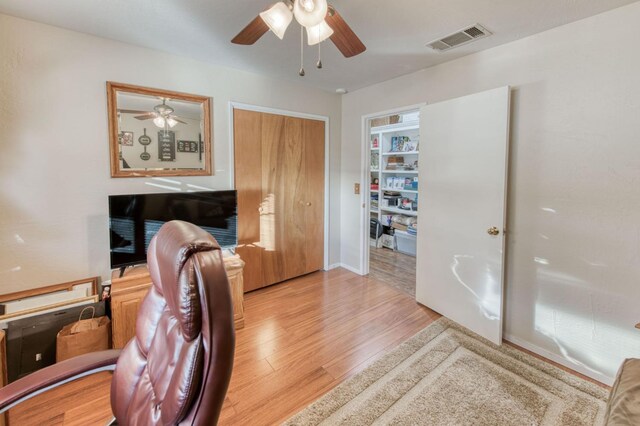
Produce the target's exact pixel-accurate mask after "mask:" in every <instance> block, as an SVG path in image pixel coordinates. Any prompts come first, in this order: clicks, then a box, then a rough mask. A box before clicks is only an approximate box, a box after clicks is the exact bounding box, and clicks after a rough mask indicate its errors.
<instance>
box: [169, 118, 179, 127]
mask: <svg viewBox="0 0 640 426" xmlns="http://www.w3.org/2000/svg"><path fill="white" fill-rule="evenodd" d="M167 124H168V125H169V127H175V125H176V124H178V122H177V121H176V120H174V119H173V118H171V117H168V118H167Z"/></svg>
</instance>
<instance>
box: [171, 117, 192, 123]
mask: <svg viewBox="0 0 640 426" xmlns="http://www.w3.org/2000/svg"><path fill="white" fill-rule="evenodd" d="M169 118H173V119H174V120H176V121H177V122H178V123H181V124H189V123H187V122H186V121H182V120H180V119H179V118H178V116H176V115H170V116H169Z"/></svg>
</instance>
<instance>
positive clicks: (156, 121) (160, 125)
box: [153, 117, 164, 127]
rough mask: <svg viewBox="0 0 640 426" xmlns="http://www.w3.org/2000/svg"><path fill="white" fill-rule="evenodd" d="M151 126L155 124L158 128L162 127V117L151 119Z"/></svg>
mask: <svg viewBox="0 0 640 426" xmlns="http://www.w3.org/2000/svg"><path fill="white" fill-rule="evenodd" d="M153 124H155V125H156V126H158V127H164V118H162V117H156V118H154V119H153Z"/></svg>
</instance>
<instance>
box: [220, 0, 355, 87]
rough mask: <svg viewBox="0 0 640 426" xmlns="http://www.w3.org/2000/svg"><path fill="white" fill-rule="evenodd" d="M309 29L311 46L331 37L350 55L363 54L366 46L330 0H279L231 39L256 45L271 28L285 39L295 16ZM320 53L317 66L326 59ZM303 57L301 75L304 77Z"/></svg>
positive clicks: (235, 41)
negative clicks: (321, 57) (328, 0)
mask: <svg viewBox="0 0 640 426" xmlns="http://www.w3.org/2000/svg"><path fill="white" fill-rule="evenodd" d="M294 17H295V18H296V21H297V22H298V23H299V24H300V25H301V26H302V28H303V29H306V33H307V43H308V44H309V46H313V45H316V44H317V45H318V49H319V45H320V43H321V42H323V41H324V40H326V39H328V38H331V41H332V42H333V44H335V45H336V47H337V48H338V50H340V52H342V54H343V55H344V56H345V57H346V58H351V57H353V56H356V55H359V54H361V53H362V52H364V51H365V50H367V48H366V46H365V45H364V43H362V41H361V40H360V39H359V38H358V36H357V35H356V33H354V32H353V30H352V29H351V27H349V25H347V23H346V22H345V20H344V19H342V16H340V14H339V13H338V11H337V10H336V9H335V8H334V7H333V6H332V5H329V4H327V0H283V1H278V2H277V3H275V4H274V5H273V6H271V7H270V8H269V9H267V10H265V11H264V12H262V13H260V14H259V15H258V16H257V17H256V18H255V19H254V20H253V21H251V22H250V23H249V25H247V26H246V27H245V28H244V29H243V30H242V31H240V33H238V35H237V36H235V37H234V38H233V40H231V42H232V43H235V44H243V45H252V44H254V43H255V42H257V41H258V40H259V39H260V37H262V36H263V35H264V34H265V33H266V32H267V31H269V30H271V31H272V32H273V33H274V34H275V35H276V36H277V37H278V38H279V39H281V40H282V38H283V37H284V33H285V31H286V30H287V28H288V27H289V24H291V21H292V20H293V18H294ZM300 39H301V51H302V45H303V44H304V33H303V31H301V33H300ZM319 56H320V55H319V53H318V62H317V63H316V67H317V68H322V61H321V60H320V57H319ZM302 62H303V60H301V67H300V76H304V67H303V66H302Z"/></svg>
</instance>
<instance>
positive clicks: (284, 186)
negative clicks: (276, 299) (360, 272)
mask: <svg viewBox="0 0 640 426" xmlns="http://www.w3.org/2000/svg"><path fill="white" fill-rule="evenodd" d="M234 149H235V186H236V190H237V191H238V249H237V250H238V253H239V254H240V255H241V256H242V258H243V259H245V260H246V261H247V267H246V268H245V275H244V278H245V291H251V290H255V289H258V288H261V287H265V286H268V285H271V284H274V283H278V282H281V281H284V280H287V279H290V278H293V277H297V276H299V275H303V274H307V273H310V272H314V271H317V270H319V269H322V267H323V263H324V182H325V176H324V164H325V158H324V153H325V123H324V122H323V121H319V120H310V119H302V118H295V117H289V116H283V115H275V114H266V113H261V112H255V111H246V110H240V109H235V110H234Z"/></svg>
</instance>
